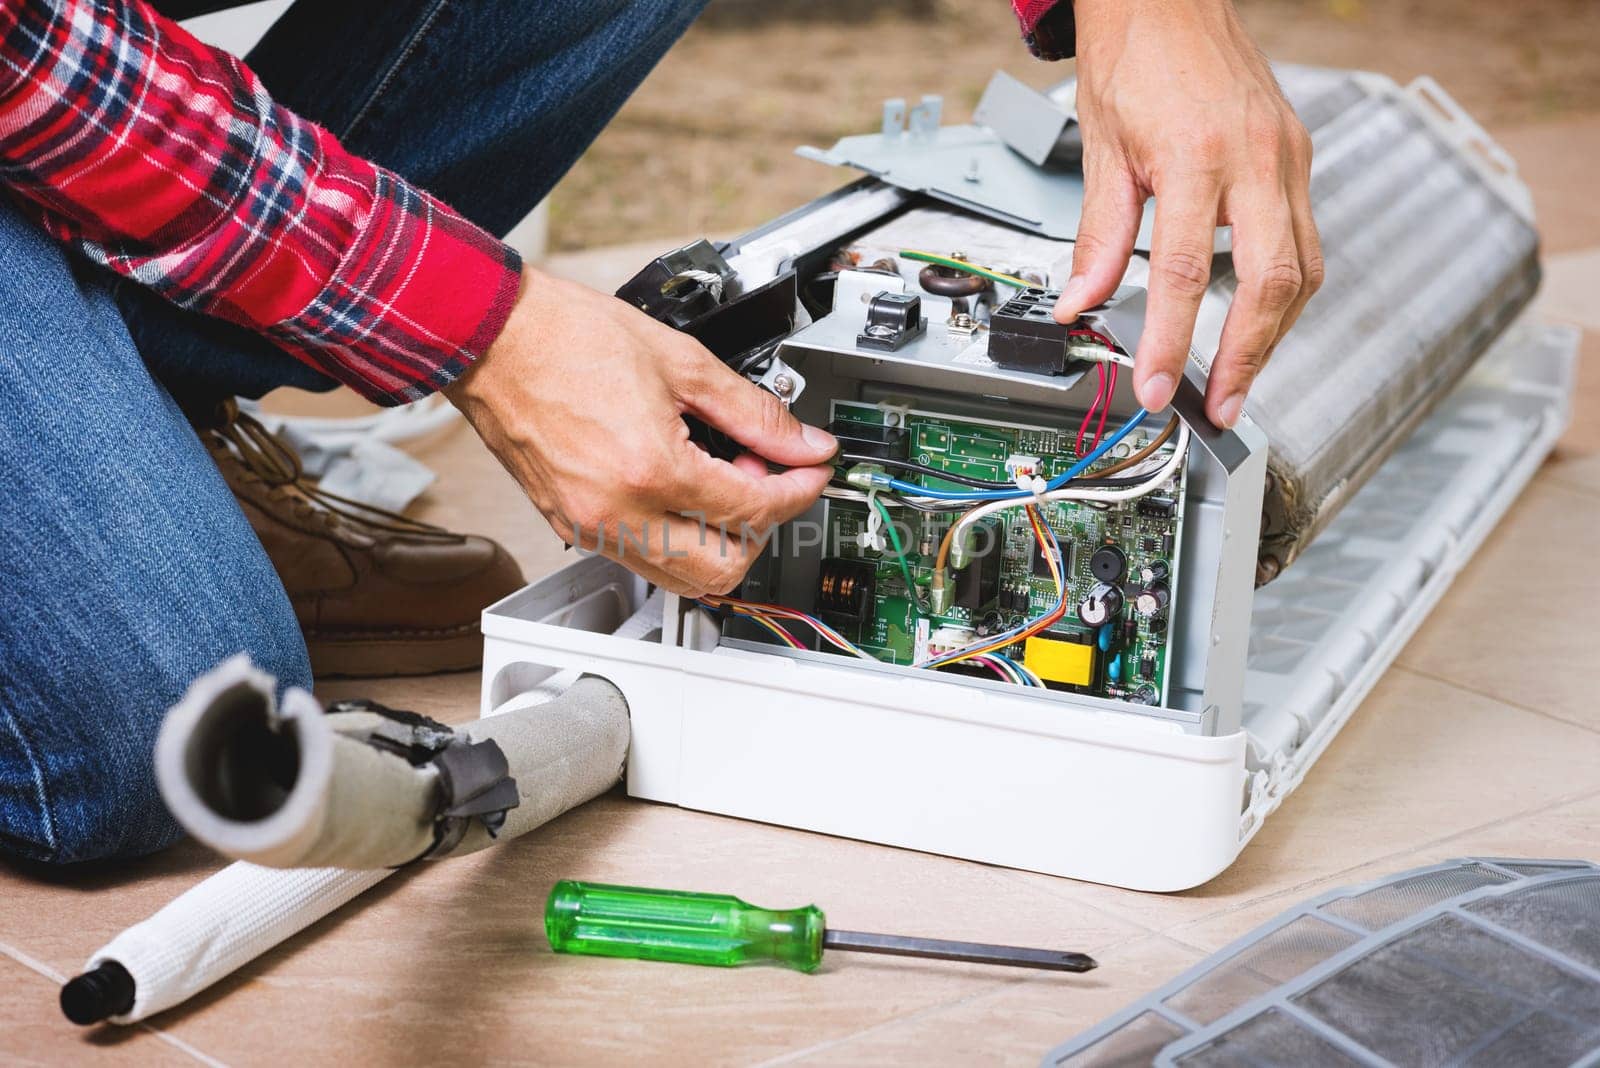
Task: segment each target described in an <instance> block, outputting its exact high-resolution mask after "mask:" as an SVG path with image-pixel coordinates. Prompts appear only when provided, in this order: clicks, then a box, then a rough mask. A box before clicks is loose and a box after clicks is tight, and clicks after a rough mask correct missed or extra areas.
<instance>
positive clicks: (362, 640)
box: [197, 401, 522, 678]
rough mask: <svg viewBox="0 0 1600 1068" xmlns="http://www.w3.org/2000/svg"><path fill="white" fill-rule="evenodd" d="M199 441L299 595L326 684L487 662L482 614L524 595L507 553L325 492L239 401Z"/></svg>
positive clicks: (315, 666)
mask: <svg viewBox="0 0 1600 1068" xmlns="http://www.w3.org/2000/svg"><path fill="white" fill-rule="evenodd" d="M197 430H198V432H199V434H200V438H201V440H202V441H204V442H205V445H206V448H208V449H209V450H210V451H211V455H212V458H213V459H215V460H216V462H217V466H218V467H219V468H221V469H222V477H223V478H224V479H225V480H226V481H227V483H228V486H229V488H231V489H232V490H233V494H234V496H235V497H237V498H238V500H239V506H240V507H241V508H243V509H244V514H245V517H246V518H247V519H249V520H250V525H251V526H252V527H254V528H255V532H256V536H257V537H259V538H260V539H261V544H262V545H263V546H264V547H265V548H266V550H267V556H268V557H269V558H270V559H271V560H272V564H273V566H274V567H275V568H277V571H278V576H279V577H280V578H281V579H283V585H284V588H285V589H286V590H288V591H289V600H290V602H291V603H292V604H293V605H294V610H295V615H296V616H297V617H298V618H299V620H300V629H301V631H302V632H303V633H304V634H305V638H306V647H307V648H308V649H309V650H310V652H311V670H312V672H313V673H314V674H315V675H316V676H317V677H318V678H321V677H324V676H328V675H427V674H431V673H433V672H436V671H462V670H465V669H468V668H475V667H477V666H478V665H479V664H480V663H481V662H482V659H483V639H482V636H481V634H480V632H479V629H478V616H479V613H480V612H482V611H483V609H484V607H485V606H487V605H489V604H492V603H493V602H495V601H497V600H499V599H500V598H502V597H504V596H506V595H507V594H509V593H511V592H513V591H514V590H516V589H518V588H519V587H520V586H521V585H522V570H521V569H520V568H519V567H518V566H517V563H516V561H515V560H512V559H511V557H510V555H509V554H508V553H507V552H506V551H505V550H504V549H502V548H501V547H500V546H499V545H498V544H496V543H495V542H493V541H490V540H489V539H488V538H481V537H477V536H475V535H470V534H452V533H450V532H449V531H447V530H444V529H443V528H441V527H436V526H432V525H431V524H428V523H421V522H418V521H417V520H414V519H407V518H406V517H405V516H402V515H398V514H396V513H394V512H388V511H384V510H383V509H380V508H373V507H371V506H369V505H364V504H361V503H359V502H357V501H352V500H348V499H346V498H344V497H339V496H336V495H335V494H331V493H325V492H323V491H322V490H321V489H319V488H318V487H317V486H316V485H315V484H314V483H313V482H311V481H310V480H309V479H307V478H306V477H305V475H304V473H303V472H302V470H301V467H300V458H299V457H298V456H297V455H295V453H294V450H292V449H291V448H289V446H287V445H285V444H284V443H283V441H282V440H280V439H279V438H278V437H276V436H275V435H273V434H272V433H270V432H269V431H268V430H267V428H266V427H264V426H262V425H261V424H260V423H259V422H257V421H256V420H255V419H254V418H252V417H251V416H249V415H247V414H245V413H243V412H241V411H239V409H238V406H237V405H236V404H234V403H233V402H232V401H229V402H227V403H226V404H225V405H223V406H222V409H221V410H220V412H219V422H218V423H217V424H216V425H215V426H211V427H200V428H197Z"/></svg>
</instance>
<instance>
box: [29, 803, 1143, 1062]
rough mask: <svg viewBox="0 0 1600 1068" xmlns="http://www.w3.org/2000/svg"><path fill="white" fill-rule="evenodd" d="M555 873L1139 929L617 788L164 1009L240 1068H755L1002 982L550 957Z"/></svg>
mask: <svg viewBox="0 0 1600 1068" xmlns="http://www.w3.org/2000/svg"><path fill="white" fill-rule="evenodd" d="M563 877H577V878H587V879H592V880H598V881H609V882H629V883H635V884H642V885H657V886H671V887H682V888H686V889H702V890H722V891H727V892H731V893H738V894H740V895H741V896H744V897H745V898H747V899H748V900H750V901H753V902H756V903H759V904H762V905H769V906H774V907H785V906H791V905H798V904H802V903H805V902H806V901H814V902H816V903H818V904H820V905H822V906H823V907H824V908H825V909H826V910H827V912H828V917H829V921H830V922H832V923H834V924H836V925H837V926H841V927H854V928H859V929H866V930H887V931H901V932H907V933H926V934H935V935H943V936H947V937H954V938H972V939H984V940H989V941H997V942H1006V943H1016V944H1042V945H1061V946H1063V947H1070V948H1080V949H1083V950H1085V951H1088V952H1091V953H1095V952H1099V951H1100V950H1101V949H1102V948H1104V947H1106V946H1111V945H1115V944H1119V943H1123V942H1127V941H1128V940H1130V939H1133V938H1138V937H1141V936H1142V935H1143V932H1142V931H1140V930H1138V929H1137V928H1135V927H1134V926H1133V925H1131V924H1129V923H1127V922H1125V921H1122V920H1119V919H1117V918H1115V917H1112V916H1109V915H1105V914H1102V913H1099V912H1097V911H1095V910H1093V909H1089V908H1086V907H1083V906H1081V905H1076V904H1072V903H1068V902H1065V901H1063V900H1062V898H1061V897H1059V896H1058V895H1055V894H1051V893H1044V892H1041V891H1040V890H1038V889H1037V888H1035V887H1029V886H1023V885H1019V884H1017V883H1015V882H1013V881H1011V880H1009V879H1007V878H1005V875H1004V873H1003V872H1001V871H999V870H997V869H993V868H988V867H984V866H982V865H975V864H966V863H962V862H958V861H953V860H948V859H945V858H941V857H934V856H929V855H925V854H918V853H910V852H905V851H901V850H893V849H888V848H884V847H879V846H872V845H867V844H864V843H858V842H850V841H843V840H839V839H830V838H825V837H822V836H819V835H810V834H802V833H799V832H794V831H787V830H783V829H781V828H775V827H769V826H765V825H761V824H755V823H747V822H743V821H736V820H729V819H724V818H721V817H716V816H709V815H703V814H699V813H692V812H686V811H682V810H679V809H675V808H669V807H666V806H659V805H651V804H646V803H642V802H630V801H626V800H624V799H621V798H619V797H608V798H604V799H602V800H600V801H598V802H595V803H592V804H590V805H588V806H585V807H584V808H582V809H580V810H578V811H576V812H573V813H570V814H569V815H567V816H565V817H563V818H562V819H560V820H558V821H557V822H556V823H554V824H552V825H551V826H549V827H547V828H544V829H542V830H541V831H538V832H535V833H534V835H532V836H530V837H529V838H526V839H523V840H520V841H518V842H515V843H511V844H509V845H507V846H506V847H503V848H497V849H494V850H491V851H489V852H486V853H484V854H481V855H478V856H475V857H467V858H462V859H460V860H455V861H449V862H446V863H442V864H439V865H437V866H425V867H423V868H420V869H418V870H416V871H414V872H408V873H403V874H401V875H399V876H396V877H395V878H393V879H391V880H390V881H389V882H386V883H385V884H383V885H382V886H380V887H378V888H376V889H375V890H374V891H372V892H371V893H370V894H369V895H367V897H366V898H365V899H364V900H363V901H360V902H356V903H354V904H353V905H351V906H347V907H346V908H345V909H343V910H341V911H340V912H339V913H336V914H335V915H334V916H333V917H330V918H329V920H326V921H324V922H323V923H321V924H318V925H317V926H316V927H314V928H313V929H312V930H311V931H309V932H306V933H304V934H302V935H301V936H299V937H297V938H295V939H293V940H291V941H290V942H289V943H287V944H285V945H284V946H282V947H279V949H278V950H276V951H274V952H273V953H271V954H269V955H267V956H266V957H264V958H262V959H261V960H259V961H257V962H256V963H254V964H252V965H250V966H248V967H246V968H245V969H243V970H242V971H240V972H239V973H237V974H236V975H235V976H233V977H231V978H230V979H228V980H225V981H224V982H223V983H221V984H219V985H218V986H217V987H215V988H213V990H212V991H210V992H207V993H205V994H202V995H201V996H200V997H199V998H197V999H196V1000H195V1001H194V1002H192V1003H191V1004H190V1005H189V1006H186V1007H181V1008H179V1009H176V1010H173V1011H171V1012H169V1013H167V1014H165V1015H163V1016H162V1017H160V1018H158V1019H157V1020H156V1021H155V1022H156V1023H157V1024H159V1025H160V1026H161V1027H163V1028H164V1029H166V1030H168V1031H170V1032H171V1033H172V1034H174V1035H176V1036H177V1037H179V1038H181V1039H184V1040H186V1041H188V1042H190V1043H192V1044H193V1045H195V1046H196V1047H198V1048H202V1049H206V1050H208V1051H211V1052H214V1053H216V1054H217V1055H218V1056H221V1057H224V1058H225V1059H227V1060H229V1061H230V1062H237V1063H241V1064H252V1063H264V1062H266V1061H267V1060H269V1059H270V1060H271V1061H274V1062H277V1063H298V1062H302V1061H306V1060H308V1059H316V1060H318V1061H321V1062H323V1063H327V1062H332V1061H339V1060H351V1059H357V1060H362V1061H364V1062H365V1061H374V1060H395V1059H401V1058H404V1059H407V1060H411V1061H418V1062H434V1061H442V1060H452V1061H459V1062H470V1061H478V1060H484V1059H494V1060H509V1061H523V1060H527V1061H533V1060H538V1061H541V1062H544V1063H615V1062H616V1061H617V1060H619V1059H621V1058H623V1057H628V1058H629V1059H639V1058H642V1059H643V1060H645V1061H647V1062H650V1063H685V1062H690V1061H696V1062H698V1061H709V1062H712V1063H750V1062H752V1061H756V1060H760V1059H762V1058H766V1057H771V1056H777V1055H780V1054H782V1053H785V1052H787V1051H789V1050H792V1049H795V1048H798V1047H801V1046H804V1045H807V1044H810V1043H814V1042H818V1041H824V1040H827V1039H830V1038H840V1037H844V1036H846V1035H850V1034H854V1033H857V1032H860V1031H863V1030H866V1029H868V1028H871V1027H875V1026H878V1025H881V1024H883V1023H885V1022H887V1021H889V1020H893V1019H896V1018H899V1017H901V1016H903V1015H906V1014H909V1013H914V1012H920V1011H923V1010H926V1009H928V1008H930V1007H933V1006H938V1005H945V1004H949V1003H951V1002H955V1001H958V1000H960V999H963V998H967V997H971V996H973V995H975V994H981V993H985V992H988V991H991V990H997V989H1000V988H1001V987H1002V986H1003V985H1004V984H1005V983H1007V982H1014V981H1015V973H1007V972H1003V971H999V970H997V969H985V968H982V967H979V966H968V965H956V964H948V963H941V962H932V961H894V960H889V959H887V958H879V957H871V956H852V955H849V954H836V955H833V956H832V957H830V958H829V959H828V961H827V962H826V963H825V965H824V970H823V972H822V974H820V975H815V976H803V975H799V974H797V973H792V972H788V971H784V970H781V969H773V968H745V969H740V970H737V971H723V970H720V969H703V968H693V967H683V966H672V965H666V964H653V963H645V962H631V961H611V960H600V959H592V958H575V957H556V956H554V955H553V954H551V953H550V951H549V949H548V947H547V945H546V943H545V938H544V934H543V930H542V924H541V915H542V912H541V910H542V905H543V900H544V896H545V894H546V893H547V892H548V889H549V886H550V884H551V883H552V882H553V881H554V880H555V879H557V878H563ZM97 896H98V897H100V898H110V899H114V897H115V895H97ZM74 938H75V936H74V935H73V934H72V933H71V932H60V933H57V934H55V935H51V936H49V937H44V936H38V937H36V941H42V942H43V943H45V944H46V946H47V948H48V949H49V950H50V951H51V954H52V955H53V956H54V957H57V958H63V959H68V960H72V961H74V962H75V961H77V960H79V959H81V958H82V957H83V956H84V955H86V954H87V953H88V952H89V951H90V950H91V949H93V948H94V947H95V945H98V943H99V941H100V940H102V939H101V932H100V931H98V930H97V931H95V933H94V936H93V937H86V936H83V935H81V934H80V935H77V936H76V940H77V941H78V942H79V943H80V944H78V945H75V946H72V947H71V948H70V950H68V949H67V948H65V946H64V944H65V943H71V942H73V941H74ZM1057 978H1061V977H1057ZM1074 981H1075V980H1073V979H1072V978H1071V977H1066V978H1065V979H1064V982H1066V983H1072V982H1074ZM288 1019H293V1020H294V1021H295V1026H294V1027H288V1028H286V1027H283V1026H281V1022H282V1021H284V1020H288ZM441 1021H448V1026H442V1025H441Z"/></svg>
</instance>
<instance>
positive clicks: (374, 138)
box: [0, 0, 704, 862]
mask: <svg viewBox="0 0 1600 1068" xmlns="http://www.w3.org/2000/svg"><path fill="white" fill-rule="evenodd" d="M703 4H704V0H546V2H540V3H533V2H518V0H505V2H502V3H490V2H479V3H467V2H463V0H345V2H342V3H338V4H324V3H320V2H319V0H300V2H298V3H296V4H295V5H294V6H293V7H292V8H290V10H289V11H288V12H287V13H286V14H285V15H284V17H283V18H282V19H281V20H280V21H279V22H278V24H277V25H276V26H274V27H273V29H272V30H271V31H270V32H269V33H268V34H267V36H266V37H265V38H264V39H263V40H262V42H261V44H260V45H259V46H258V47H257V48H256V49H255V50H253V51H252V52H251V54H250V56H249V61H250V63H251V65H252V67H253V68H254V69H255V70H256V72H257V73H258V74H259V75H260V76H261V78H262V81H263V82H264V83H265V84H266V86H267V88H268V89H269V90H270V91H271V92H272V93H273V95H274V96H275V97H276V98H277V99H278V100H280V101H282V102H284V103H285V104H287V105H288V106H290V107H292V108H294V109H295V110H297V111H299V112H300V113H301V114H303V115H306V116H307V117H309V118H312V119H314V120H315V121H317V122H319V123H321V124H322V125H324V126H326V127H327V128H329V129H330V130H332V131H333V132H334V133H335V134H337V135H338V136H339V137H341V138H342V139H343V140H344V142H345V144H346V145H348V146H349V147H350V148H351V149H353V150H354V151H356V152H359V153H361V154H363V155H365V156H367V157H369V158H371V159H373V160H375V161H377V162H379V163H381V164H383V165H385V166H387V167H389V168H391V169H394V170H396V171H398V172H400V173H401V174H403V175H405V176H406V177H407V178H409V179H411V180H412V181H414V182H416V183H417V184H419V185H422V186H424V187H425V188H428V189H429V190H431V191H432V192H434V193H435V194H437V195H439V196H441V197H442V198H443V199H444V200H446V201H447V202H449V203H451V204H453V205H454V206H455V207H456V208H457V209H459V210H461V211H462V212H463V213H465V214H466V215H467V216H468V217H470V218H472V219H473V220H474V221H476V222H477V223H479V224H480V225H482V226H485V227H487V228H489V229H491V230H493V231H495V232H497V233H504V232H506V231H507V230H509V229H510V228H511V226H513V225H514V224H515V223H516V222H517V221H518V220H519V219H521V218H522V217H523V216H524V215H525V214H526V213H527V212H528V211H529V210H531V208H532V207H533V206H534V205H535V204H536V203H538V201H539V200H540V199H541V198H542V197H543V196H544V195H545V194H546V193H547V192H548V191H549V190H550V187H551V186H552V185H554V184H555V182H556V180H557V179H558V178H559V177H560V176H561V175H562V174H563V173H565V171H566V170H567V168H568V167H570V166H571V164H572V162H573V161H574V160H575V159H576V158H577V157H578V155H579V154H580V153H581V152H582V151H583V150H584V148H585V147H586V146H587V145H588V144H589V143H590V141H592V140H593V138H594V136H595V135H596V134H597V133H598V132H599V130H600V129H601V128H602V127H603V126H604V125H605V123H606V122H607V121H608V120H609V119H610V118H611V116H612V115H613V114H614V113H615V112H616V110H617V108H619V107H620V106H621V105H622V102H623V101H624V100H626V99H627V97H628V95H629V94H630V93H631V92H632V91H633V89H634V88H635V87H636V86H637V85H638V83H639V82H640V81H641V80H642V79H643V78H644V76H645V75H646V74H647V73H648V72H649V71H650V69H651V67H653V66H654V65H655V63H656V61H657V60H658V59H659V58H660V56H661V55H662V54H663V53H664V52H665V51H666V49H667V48H668V47H669V46H670V45H671V44H672V42H673V41H675V40H676V39H677V38H678V36H679V35H680V34H681V33H682V32H683V30H684V29H686V28H687V27H688V25H689V23H690V22H692V21H693V19H694V17H695V16H696V15H697V14H698V13H699V10H700V8H701V7H702V6H703ZM156 6H157V7H158V8H161V9H162V10H163V11H165V12H166V13H168V14H171V15H173V16H175V17H184V16H188V15H191V14H198V13H200V12H201V11H204V10H215V9H218V8H222V7H227V6H231V5H230V4H228V3H225V2H221V3H219V2H214V0H170V2H166V3H163V2H161V0H157V5H156ZM0 265H3V268H0V856H3V855H11V856H16V857H24V858H28V859H30V860H38V861H46V862H72V861H82V860H90V859H97V858H107V857H123V856H136V855H139V854H143V853H148V852H150V851H153V850H156V849H159V848H161V847H162V846H165V845H167V844H169V843H171V842H172V841H174V840H175V839H176V838H177V837H178V836H179V830H178V827H177V825H176V824H175V823H174V822H173V820H172V818H171V816H170V815H169V814H168V813H167V812H166V810H165V808H164V807H163V806H162V803H161V799H160V797H159V795H158V793H157V791H156V787H155V781H154V776H153V774H152V768H151V759H150V756H151V747H152V745H153V743H154V739H155V734H156V731H157V729H158V727H159V726H160V722H161V717H162V714H163V713H164V712H165V710H166V709H167V708H168V707H169V706H170V705H171V704H172V703H173V702H175V701H176V700H177V699H178V698H179V697H180V696H182V694H183V691H184V689H185V687H187V685H188V684H189V682H190V680H192V679H193V678H194V677H195V676H196V675H198V674H200V673H201V672H204V671H206V670H208V669H209V668H211V667H213V666H214V665H215V664H216V663H217V662H218V661H220V660H222V659H223V658H225V657H227V656H230V655H232V654H233V653H237V652H240V651H243V652H246V653H249V654H250V656H251V657H252V658H253V659H254V660H255V662H256V663H257V664H259V665H261V666H262V667H263V668H264V669H266V670H267V671H269V672H271V673H272V674H274V675H276V676H277V677H278V679H279V680H280V682H282V683H283V684H285V685H298V686H309V685H310V684H311V672H310V666H309V664H308V661H307V658H306V650H305V644H304V642H303V640H302V639H301V636H300V630H299V627H298V625H297V624H296V622H295V616H294V612H293V610H292V609H291V608H290V605H289V600H288V597H287V595H286V594H285V593H284V590H283V585H282V583H281V582H280V581H279V580H278V577H277V575H276V574H275V573H274V572H273V569H272V565H271V564H270V562H269V561H268V560H267V557H266V555H265V553H264V552H263V551H262V548H261V545H260V543H259V542H258V541H257V540H256V537H255V534H254V533H253V532H252V531H251V529H250V526H249V524H248V523H247V522H246V521H245V518H244V515H243V514H242V513H241V512H240V510H239V507H238V505H237V504H236V503H235V501H234V499H233V497H232V495H231V494H230V493H229V491H228V489H227V487H226V485H225V484H224V483H223V481H222V478H221V476H220V474H219V473H218V472H217V469H216V467H215V466H214V465H213V464H212V462H211V459H210V457H209V456H208V455H207V453H206V451H205V449H204V447H203V446H202V445H201V444H200V442H199V439H198V438H197V437H196V436H195V434H194V432H193V430H192V429H191V428H190V425H189V421H188V419H187V418H186V416H185V412H188V413H190V414H197V413H200V412H204V411H207V410H209V409H212V408H214V407H215V405H216V404H217V402H218V401H220V400H222V399H224V398H226V397H229V396H234V395H245V396H260V395H261V394H262V393H264V392H266V391H268V390H271V389H274V388H276V387H278V386H284V385H292V386H298V387H301V388H306V389H331V388H333V386H334V383H333V382H332V381H331V380H329V379H326V378H324V377H323V376H322V375H320V374H318V373H317V372H315V371H313V370H311V369H310V368H308V367H306V366H305V365H303V364H301V363H299V362H298V361H296V360H294V359H293V358H291V357H290V356H288V355H286V354H284V353H282V352H281V351H279V350H278V349H276V348H274V347H272V346H271V345H270V344H268V343H267V342H265V341H264V340H262V339H261V338H259V337H257V336H255V335H253V334H250V333H247V332H245V331H243V330H240V329H238V328H236V327H233V326H230V325H229V324H226V323H223V322H221V321H219V320H213V319H206V318H203V317H200V316H196V315H193V314H190V313H187V312H183V311H181V310H179V309H177V308H175V307H173V306H172V305H169V304H166V303H164V302H162V301H161V300H160V299H159V298H156V297H155V296H153V295H152V294H150V293H149V292H147V291H145V290H142V289H139V288H137V287H135V286H133V285H131V284H127V283H119V282H114V281H113V280H111V279H109V278H108V277H106V276H104V275H101V274H99V273H97V272H95V271H94V270H93V269H91V268H89V267H87V266H85V265H83V264H82V263H80V262H78V261H76V260H74V259H73V258H72V257H70V256H69V255H68V254H67V253H66V252H65V251H64V249H63V248H62V247H61V246H59V245H57V244H55V243H54V242H52V241H51V240H50V239H49V238H47V237H46V236H45V234H44V233H43V231H42V230H40V229H39V228H38V227H37V226H36V225H34V224H33V223H32V222H31V221H29V218H28V216H27V214H26V212H25V211H22V210H19V209H17V208H15V207H13V206H12V204H11V202H10V201H9V200H6V199H4V198H0Z"/></svg>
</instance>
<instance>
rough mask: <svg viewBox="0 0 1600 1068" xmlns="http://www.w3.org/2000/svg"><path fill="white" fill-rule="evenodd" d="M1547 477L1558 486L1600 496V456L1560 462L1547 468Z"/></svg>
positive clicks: (1580, 457) (1571, 458) (1573, 458)
mask: <svg viewBox="0 0 1600 1068" xmlns="http://www.w3.org/2000/svg"><path fill="white" fill-rule="evenodd" d="M1545 475H1546V476H1547V477H1548V478H1549V479H1550V481H1551V482H1552V483H1554V484H1556V485H1559V486H1564V487H1566V488H1567V489H1574V490H1578V491H1580V492H1583V493H1593V494H1597V495H1600V454H1596V455H1588V456H1571V457H1567V458H1564V459H1561V460H1558V461H1556V462H1555V463H1552V464H1550V466H1548V467H1546V468H1545Z"/></svg>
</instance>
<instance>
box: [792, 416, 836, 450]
mask: <svg viewBox="0 0 1600 1068" xmlns="http://www.w3.org/2000/svg"><path fill="white" fill-rule="evenodd" d="M800 436H801V437H802V438H804V439H805V442H806V444H807V445H810V446H811V447H812V448H813V449H816V450H817V451H818V452H822V451H824V450H826V451H827V452H828V453H829V454H830V455H831V454H832V453H834V452H837V451H838V449H839V442H838V441H837V440H835V439H834V436H833V435H832V434H830V433H828V432H827V431H826V430H824V429H822V428H821V427H820V426H812V425H811V424H810V423H801V424H800Z"/></svg>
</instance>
